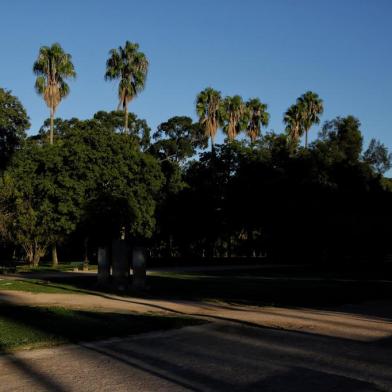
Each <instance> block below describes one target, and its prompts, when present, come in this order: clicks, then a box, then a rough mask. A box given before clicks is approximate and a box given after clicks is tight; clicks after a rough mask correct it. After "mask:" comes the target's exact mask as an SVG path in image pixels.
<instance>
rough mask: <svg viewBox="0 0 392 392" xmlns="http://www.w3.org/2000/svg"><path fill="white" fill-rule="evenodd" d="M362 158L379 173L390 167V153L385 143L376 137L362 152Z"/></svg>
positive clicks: (391, 160)
mask: <svg viewBox="0 0 392 392" xmlns="http://www.w3.org/2000/svg"><path fill="white" fill-rule="evenodd" d="M363 159H364V161H365V162H367V163H369V164H370V165H371V166H372V167H373V168H374V170H375V171H376V172H377V173H378V174H380V175H383V174H384V173H385V172H386V171H388V170H389V169H390V168H391V167H392V154H391V153H390V152H388V148H387V147H386V146H385V144H383V143H381V142H380V141H378V140H376V139H372V140H371V141H370V143H369V147H368V148H367V150H366V151H365V152H364V153H363Z"/></svg>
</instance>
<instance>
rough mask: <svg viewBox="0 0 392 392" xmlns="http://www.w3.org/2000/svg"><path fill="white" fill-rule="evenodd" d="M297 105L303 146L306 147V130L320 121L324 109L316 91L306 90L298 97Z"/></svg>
mask: <svg viewBox="0 0 392 392" xmlns="http://www.w3.org/2000/svg"><path fill="white" fill-rule="evenodd" d="M297 105H298V108H299V111H300V113H301V123H302V126H303V130H304V132H305V148H308V132H309V130H310V128H311V127H312V125H314V124H319V123H320V115H321V114H322V113H323V111H324V107H323V101H322V99H321V98H320V97H319V96H318V95H317V94H316V93H314V92H312V91H307V92H306V93H305V94H303V95H301V96H300V97H299V98H298V100H297Z"/></svg>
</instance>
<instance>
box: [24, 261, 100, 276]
mask: <svg viewBox="0 0 392 392" xmlns="http://www.w3.org/2000/svg"><path fill="white" fill-rule="evenodd" d="M74 268H78V269H79V271H81V270H82V269H83V262H82V261H75V262H71V263H59V264H58V265H57V266H56V267H53V266H52V264H50V263H41V265H39V266H37V267H33V266H31V265H27V264H24V265H18V266H17V267H16V272H23V273H26V272H28V273H42V272H69V271H73V270H74ZM88 269H89V271H96V270H97V265H95V264H89V266H88Z"/></svg>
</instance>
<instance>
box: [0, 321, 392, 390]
mask: <svg viewBox="0 0 392 392" xmlns="http://www.w3.org/2000/svg"><path fill="white" fill-rule="evenodd" d="M0 391H4V392H9V391H58V392H63V391H83V392H86V391H94V392H96V391H111V392H112V391H116V392H117V391H118V392H120V391H170V392H175V391H225V392H231V391H233V392H234V391H287V392H293V391H301V392H304V391H312V392H325V391H344V392H349V391H353V392H354V391H355V392H365V391H392V340H391V338H390V337H386V338H379V339H373V340H371V341H358V340H354V339H348V338H337V337H331V336H325V335H320V334H316V333H310V332H294V331H286V330H280V329H273V328H265V327H250V326H245V325H242V324H238V323H229V322H213V323H209V324H204V325H201V326H197V327H186V328H182V329H179V330H172V331H168V332H162V333H151V334H145V335H139V336H134V337H132V338H126V339H113V340H110V341H105V342H98V343H87V344H79V345H70V346H62V347H57V348H51V349H40V350H33V351H20V352H17V353H15V354H12V355H3V356H0Z"/></svg>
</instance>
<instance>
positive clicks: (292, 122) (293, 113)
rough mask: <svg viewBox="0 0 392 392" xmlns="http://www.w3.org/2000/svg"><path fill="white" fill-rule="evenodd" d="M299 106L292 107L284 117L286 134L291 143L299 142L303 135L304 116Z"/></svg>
mask: <svg viewBox="0 0 392 392" xmlns="http://www.w3.org/2000/svg"><path fill="white" fill-rule="evenodd" d="M301 113H302V112H301V110H300V107H299V105H291V106H290V107H289V108H288V109H287V111H286V113H285V114H284V117H283V122H284V123H285V124H286V133H287V135H288V137H289V140H290V141H291V142H297V141H298V139H299V138H300V137H301V136H302V134H303V127H302V114H301Z"/></svg>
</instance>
